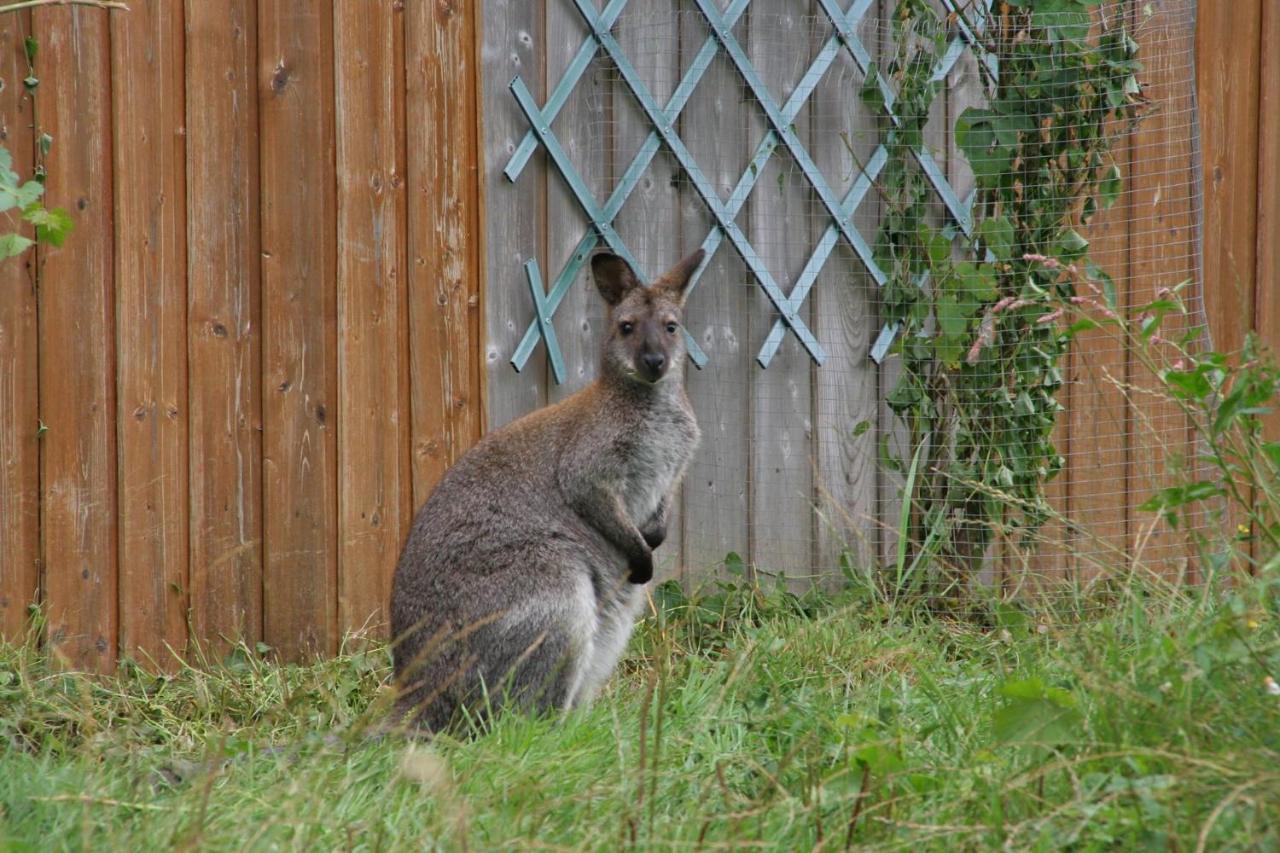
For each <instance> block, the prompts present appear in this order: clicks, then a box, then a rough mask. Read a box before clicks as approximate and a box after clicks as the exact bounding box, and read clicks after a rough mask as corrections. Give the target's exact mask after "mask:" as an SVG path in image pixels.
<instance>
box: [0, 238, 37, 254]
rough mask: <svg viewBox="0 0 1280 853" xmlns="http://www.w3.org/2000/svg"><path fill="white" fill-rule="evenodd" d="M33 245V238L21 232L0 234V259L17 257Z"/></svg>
mask: <svg viewBox="0 0 1280 853" xmlns="http://www.w3.org/2000/svg"><path fill="white" fill-rule="evenodd" d="M34 245H35V241H34V240H32V239H30V238H29V237H23V236H22V235H21V234H0V260H6V259H8V258H14V257H17V256H18V255H21V254H22V253H23V252H25V251H26V250H27V249H30V248H31V247H32V246H34Z"/></svg>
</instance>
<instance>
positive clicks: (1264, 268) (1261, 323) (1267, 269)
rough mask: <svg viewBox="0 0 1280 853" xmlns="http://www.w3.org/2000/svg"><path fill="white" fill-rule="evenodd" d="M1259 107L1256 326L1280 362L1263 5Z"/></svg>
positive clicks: (1279, 256) (1268, 54) (1278, 65)
mask: <svg viewBox="0 0 1280 853" xmlns="http://www.w3.org/2000/svg"><path fill="white" fill-rule="evenodd" d="M1261 38H1262V47H1261V48H1260V52H1261V68H1260V73H1261V79H1260V80H1259V84H1258V86H1259V92H1258V98H1259V108H1258V133H1259V139H1258V214H1257V217H1258V226H1257V234H1258V248H1257V252H1258V272H1257V276H1256V278H1255V280H1254V294H1255V295H1254V322H1255V323H1256V325H1257V329H1258V334H1259V335H1260V336H1261V337H1262V340H1263V341H1265V342H1266V343H1267V345H1268V346H1269V347H1270V348H1271V352H1272V354H1273V355H1275V356H1276V357H1277V358H1280V246H1277V242H1280V241H1277V240H1276V234H1277V233H1280V50H1278V49H1277V46H1280V7H1277V5H1276V4H1275V3H1263V4H1262V27H1261ZM1266 429H1267V437H1268V438H1269V439H1270V440H1272V441H1280V411H1275V412H1272V413H1271V415H1270V416H1269V417H1268V418H1267V425H1266Z"/></svg>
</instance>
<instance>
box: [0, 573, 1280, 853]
mask: <svg viewBox="0 0 1280 853" xmlns="http://www.w3.org/2000/svg"><path fill="white" fill-rule="evenodd" d="M1271 583H1272V580H1270V579H1260V580H1258V581H1255V582H1250V583H1249V584H1247V585H1241V586H1240V587H1239V588H1238V589H1236V590H1235V591H1234V592H1232V593H1230V594H1229V595H1226V596H1223V597H1208V598H1206V597H1203V596H1196V595H1194V594H1176V593H1169V592H1167V591H1160V592H1155V593H1152V592H1151V591H1149V590H1146V589H1142V588H1139V587H1136V586H1134V587H1130V588H1129V589H1127V590H1126V592H1125V594H1124V595H1123V597H1122V599H1121V600H1120V601H1119V602H1118V603H1117V604H1114V605H1113V606H1112V607H1110V608H1109V609H1108V610H1107V611H1106V612H1105V613H1103V614H1102V615H1100V616H1097V617H1096V618H1091V619H1090V620H1088V621H1083V622H1074V621H1072V620H1071V619H1070V618H1068V617H1069V615H1068V614H1057V615H1055V616H1054V617H1053V618H1042V619H1038V618H1036V617H1034V616H1031V615H1028V614H1026V613H1023V612H1022V611H1018V610H1015V609H1012V608H1009V607H1006V606H1003V605H999V604H993V605H991V607H990V613H989V616H990V618H989V620H987V621H989V622H990V623H991V624H993V625H994V626H995V627H993V628H978V627H975V625H974V624H973V623H972V622H969V621H965V622H960V621H946V620H943V619H939V618H937V616H935V615H927V614H924V613H921V612H917V611H915V610H913V609H910V608H908V607H905V606H902V605H898V606H887V605H884V604H881V603H876V602H874V601H872V600H871V599H870V598H867V597H864V596H861V595H857V594H853V593H850V594H848V595H846V596H845V597H843V598H830V597H819V596H818V595H816V594H815V595H814V596H811V597H805V598H798V597H796V596H794V595H792V594H790V593H787V592H785V591H783V590H780V589H779V590H770V589H762V588H760V587H757V586H751V585H746V584H728V583H722V584H719V585H717V586H716V587H713V588H711V589H709V590H707V592H706V594H704V595H702V596H698V597H694V598H687V597H685V595H684V594H683V593H681V592H680V591H679V590H678V589H677V588H675V587H674V586H669V585H668V586H663V587H660V588H659V589H658V590H657V593H658V594H657V595H656V596H655V607H656V612H655V613H654V614H653V615H651V616H650V618H649V619H647V620H646V621H645V622H644V624H643V625H642V626H641V629H640V631H639V632H638V634H637V637H636V640H635V642H634V644H633V646H632V651H631V654H630V656H629V657H628V658H627V659H626V662H625V664H624V667H623V669H622V671H621V673H620V675H619V677H618V678H617V679H615V681H614V683H613V684H612V686H611V688H610V689H609V691H608V692H607V694H606V695H605V696H603V697H602V698H601V699H600V700H599V701H598V702H597V703H596V704H595V705H594V707H592V708H591V709H589V710H586V711H582V712H577V713H574V714H571V715H569V716H568V717H567V718H565V719H549V718H528V717H520V716H515V715H508V716H504V717H502V718H500V719H499V720H498V721H497V722H496V723H494V724H493V725H492V727H491V729H490V730H488V731H486V732H484V733H480V734H479V735H478V736H474V737H457V738H449V737H440V738H437V739H436V740H435V741H434V742H432V743H431V744H429V745H421V744H413V743H410V742H408V741H405V740H403V739H401V738H399V737H396V736H394V735H392V736H379V735H376V734H375V733H374V732H375V731H376V729H377V727H378V723H379V722H380V720H381V712H382V710H384V708H385V700H384V693H385V689H386V688H385V685H386V682H387V678H388V666H387V655H386V652H385V649H382V648H379V647H374V648H372V649H370V650H368V651H363V652H358V653H352V654H345V655H343V656H341V657H339V658H337V659H335V660H330V661H325V662H320V663H316V664H314V665H312V666H306V667H295V666H278V665H275V664H273V663H271V662H269V661H268V660H267V659H265V658H264V656H263V655H261V654H259V653H258V652H256V651H250V650H248V649H241V650H239V651H238V652H237V653H236V654H234V655H233V656H232V657H231V658H229V659H228V660H226V661H225V662H221V663H219V664H216V665H213V666H209V667H207V668H201V669H195V668H184V669H182V670H181V671H179V672H177V673H175V674H173V675H168V676H159V675H154V674H149V673H147V672H146V671H144V670H142V669H139V668H133V667H129V668H126V669H125V670H124V671H123V672H122V673H121V674H120V675H119V676H117V677H115V678H112V679H107V680H98V679H93V678H89V677H86V676H82V675H77V674H73V673H65V672H59V671H56V670H55V669H54V668H53V667H51V666H50V664H49V661H48V660H47V659H46V658H45V657H43V656H42V655H41V654H40V653H39V651H38V650H37V649H35V648H34V647H32V646H31V645H25V646H7V647H4V648H3V650H2V651H0V749H2V750H3V753H2V754H0V844H3V845H4V846H5V847H7V848H12V849H37V848H38V849H47V848H49V847H51V846H53V847H60V848H88V847H103V846H105V847H112V848H129V847H133V848H150V847H167V846H175V845H176V846H186V847H198V848H208V849H241V848H245V847H248V848H255V849H256V848H266V847H284V848H301V847H307V848H313V847H319V848H334V847H358V848H364V849H396V848H420V847H432V848H449V849H462V848H467V847H469V848H478V849H488V848H492V847H497V846H510V845H515V846H520V847H540V848H562V847H573V848H589V849H615V848H617V847H625V846H633V845H634V846H638V847H645V848H659V849H666V848H692V849H701V848H713V847H725V846H768V847H778V848H786V847H802V848H807V847H822V848H843V847H845V846H846V845H847V844H853V845H858V846H869V847H873V848H902V847H908V846H910V847H919V846H921V845H924V846H926V847H930V848H935V849H942V848H954V847H960V848H978V847H993V846H1005V845H1008V846H1012V847H1016V848H1039V847H1045V848H1048V847H1053V848H1057V847H1059V846H1062V845H1070V846H1076V847H1080V848H1099V847H1115V846H1123V847H1126V848H1129V847H1138V846H1142V847H1153V846H1158V847H1160V848H1162V849H1174V848H1178V849H1182V848H1195V847H1197V846H1201V847H1208V848H1213V849H1220V848H1223V847H1226V846H1235V847H1246V848H1247V847H1268V846H1270V847H1275V846H1277V845H1280V725H1278V723H1280V696H1277V695H1273V693H1274V692H1276V688H1271V687H1269V686H1268V682H1267V681H1266V678H1267V675H1268V673H1270V672H1275V671H1276V670H1277V669H1278V668H1280V629H1278V628H1280V623H1278V621H1277V613H1276V610H1275V607H1274V605H1273V604H1272V603H1270V602H1273V601H1274V598H1272V597H1270V595H1269V592H1270V590H1269V585H1270V584H1271Z"/></svg>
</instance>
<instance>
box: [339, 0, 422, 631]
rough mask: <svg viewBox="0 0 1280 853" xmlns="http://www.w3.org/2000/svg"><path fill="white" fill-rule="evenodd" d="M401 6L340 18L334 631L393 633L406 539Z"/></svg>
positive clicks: (386, 2)
mask: <svg viewBox="0 0 1280 853" xmlns="http://www.w3.org/2000/svg"><path fill="white" fill-rule="evenodd" d="M403 51H404V4H403V3H397V2H395V0H378V2H377V3H375V4H372V7H370V6H366V5H355V4H350V3H347V4H339V5H337V6H335V7H334V57H335V60H336V63H337V67H336V69H335V72H334V73H335V94H336V100H335V113H336V121H337V144H338V149H337V158H338V159H337V169H338V200H337V201H338V235H339V239H338V282H337V287H338V328H339V329H340V330H341V334H340V337H339V343H338V423H339V424H341V429H340V430H339V432H338V571H339V577H338V627H339V630H340V631H343V632H345V631H355V630H359V629H361V628H364V627H368V628H371V629H372V630H373V632H374V634H375V635H377V634H380V633H382V630H383V628H384V627H385V621H386V614H385V612H384V610H385V606H386V603H387V601H388V600H389V598H390V595H391V575H392V572H393V571H394V570H395V564H396V559H397V557H398V556H399V552H400V544H401V540H402V536H403V534H404V532H405V530H406V528H407V525H408V519H409V511H410V503H411V495H410V486H411V479H412V478H411V468H410V466H409V458H408V450H409V436H410V427H411V419H410V417H409V381H408V380H409V370H408V353H409V347H408V330H409V326H408V310H407V305H406V301H407V290H406V283H407V280H408V275H407V274H406V271H405V244H406V237H407V234H406V217H405V150H404V146H405V136H404V130H405V124H404V115H405V113H404V108H405V104H404V91H405V90H404V52H403Z"/></svg>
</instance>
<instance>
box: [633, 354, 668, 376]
mask: <svg viewBox="0 0 1280 853" xmlns="http://www.w3.org/2000/svg"><path fill="white" fill-rule="evenodd" d="M666 372H667V357H666V356H665V355H663V354H662V353H660V352H646V353H644V354H642V355H641V356H640V375H641V376H643V377H644V378H645V379H647V380H649V381H650V382H657V381H658V380H659V379H661V378H662V377H663V376H665V375H666Z"/></svg>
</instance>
